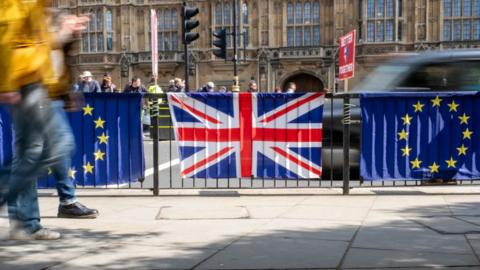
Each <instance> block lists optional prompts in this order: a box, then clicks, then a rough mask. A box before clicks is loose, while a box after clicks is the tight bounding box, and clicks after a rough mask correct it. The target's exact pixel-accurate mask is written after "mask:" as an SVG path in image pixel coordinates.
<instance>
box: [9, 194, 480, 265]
mask: <svg viewBox="0 0 480 270" xmlns="http://www.w3.org/2000/svg"><path fill="white" fill-rule="evenodd" d="M42 193H44V195H43V196H42V197H41V199H40V205H41V212H42V218H43V219H42V222H43V224H44V225H45V226H46V227H49V228H54V229H58V230H60V231H61V232H63V234H64V238H63V239H62V240H59V241H51V242H38V241H37V242H14V241H10V240H6V239H5V237H6V233H7V232H8V223H7V221H6V219H5V213H4V212H5V209H3V210H2V216H3V217H2V218H0V237H3V240H0V269H1V270H8V269H15V270H20V269H75V270H86V269H386V268H388V269H405V268H407V269H450V268H451V269H452V270H453V269H455V270H458V269H480V261H479V255H480V189H479V187H454V186H452V187H448V188H429V187H424V188H403V189H402V188H400V189H370V190H367V189H358V190H353V191H352V193H353V194H354V195H352V196H341V195H337V193H338V190H331V191H329V190H327V191H325V190H323V191H319V195H311V194H306V193H302V192H296V191H295V192H294V193H296V194H295V195H290V196H287V195H284V194H281V193H282V192H280V193H279V194H273V195H272V194H271V195H262V196H255V195H254V193H253V192H251V194H249V195H242V196H240V195H238V196H237V195H235V194H236V193H233V192H227V193H220V194H217V193H215V192H212V191H209V192H207V193H201V194H208V195H210V196H164V197H151V196H150V193H147V192H135V191H109V192H106V193H105V192H95V191H93V192H91V191H82V192H80V193H81V194H83V196H82V197H81V202H82V203H84V204H87V205H88V206H92V207H97V208H99V210H100V212H101V216H100V217H99V218H98V219H96V220H71V219H58V218H56V209H57V198H56V197H55V196H52V195H50V193H51V192H48V191H42ZM112 194H122V195H125V194H130V195H132V196H128V197H126V196H107V195H112ZM215 194H217V195H222V194H223V195H229V194H230V195H232V196H213V195H215ZM355 194H356V195H355Z"/></svg>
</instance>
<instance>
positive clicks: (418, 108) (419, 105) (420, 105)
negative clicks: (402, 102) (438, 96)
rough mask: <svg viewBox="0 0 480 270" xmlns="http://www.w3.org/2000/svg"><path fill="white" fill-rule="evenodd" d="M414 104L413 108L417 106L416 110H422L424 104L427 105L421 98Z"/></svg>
mask: <svg viewBox="0 0 480 270" xmlns="http://www.w3.org/2000/svg"><path fill="white" fill-rule="evenodd" d="M412 106H413V108H415V112H422V111H423V106H425V104H422V103H420V100H419V101H418V102H417V104H413V105H412Z"/></svg>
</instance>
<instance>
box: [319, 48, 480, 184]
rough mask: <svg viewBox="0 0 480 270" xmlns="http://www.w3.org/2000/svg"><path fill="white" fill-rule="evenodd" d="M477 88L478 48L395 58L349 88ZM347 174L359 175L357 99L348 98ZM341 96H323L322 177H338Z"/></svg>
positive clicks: (357, 90) (358, 90)
mask: <svg viewBox="0 0 480 270" xmlns="http://www.w3.org/2000/svg"><path fill="white" fill-rule="evenodd" d="M391 91H396V92H409V91H422V92H425V91H480V51H479V50H456V51H440V52H432V53H425V54H417V55H410V56H406V57H401V58H395V59H393V60H391V61H389V62H387V63H385V64H382V65H380V66H379V67H378V68H376V69H375V70H374V71H373V72H372V73H371V74H370V75H368V76H367V77H366V78H365V79H364V80H363V81H362V82H361V83H360V84H359V85H358V86H357V87H355V88H354V89H353V90H352V91H351V92H353V93H361V92H391ZM350 104H351V113H352V121H353V122H354V123H353V124H352V125H351V137H350V151H349V154H350V166H351V167H350V168H351V170H350V175H351V179H359V168H360V102H359V100H358V99H351V101H350ZM342 118H343V100H342V99H333V100H332V99H328V98H327V99H325V106H324V120H323V121H324V122H323V143H322V146H323V150H322V167H323V179H332V178H331V177H333V179H342V168H343V124H342V123H343V122H342Z"/></svg>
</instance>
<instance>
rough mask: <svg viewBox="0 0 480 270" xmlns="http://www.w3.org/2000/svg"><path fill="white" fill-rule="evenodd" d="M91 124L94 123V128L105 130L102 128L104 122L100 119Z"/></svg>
mask: <svg viewBox="0 0 480 270" xmlns="http://www.w3.org/2000/svg"><path fill="white" fill-rule="evenodd" d="M93 122H94V123H95V128H105V127H104V126H103V124H105V121H103V120H102V117H98V119H97V120H95V121H93Z"/></svg>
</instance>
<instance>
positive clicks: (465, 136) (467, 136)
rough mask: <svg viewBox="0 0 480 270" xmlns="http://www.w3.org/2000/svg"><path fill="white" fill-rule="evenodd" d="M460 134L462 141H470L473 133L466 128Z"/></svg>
mask: <svg viewBox="0 0 480 270" xmlns="http://www.w3.org/2000/svg"><path fill="white" fill-rule="evenodd" d="M462 133H463V139H464V140H465V139H472V134H473V132H472V131H470V130H469V129H468V128H467V129H466V130H465V131H464V132H462Z"/></svg>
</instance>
